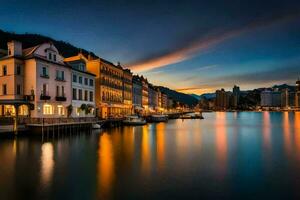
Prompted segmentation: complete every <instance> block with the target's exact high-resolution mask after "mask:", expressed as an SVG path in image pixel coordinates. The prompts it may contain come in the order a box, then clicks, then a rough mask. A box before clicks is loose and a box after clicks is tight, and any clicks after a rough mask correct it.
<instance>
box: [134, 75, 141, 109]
mask: <svg viewBox="0 0 300 200" xmlns="http://www.w3.org/2000/svg"><path fill="white" fill-rule="evenodd" d="M132 96H133V97H132V99H133V106H134V110H135V112H136V113H138V112H140V111H141V110H143V107H142V80H141V78H140V77H139V76H137V75H134V76H133V77H132Z"/></svg>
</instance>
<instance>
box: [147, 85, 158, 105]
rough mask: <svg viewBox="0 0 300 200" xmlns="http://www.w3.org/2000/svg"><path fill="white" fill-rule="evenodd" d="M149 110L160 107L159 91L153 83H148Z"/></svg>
mask: <svg viewBox="0 0 300 200" xmlns="http://www.w3.org/2000/svg"><path fill="white" fill-rule="evenodd" d="M148 97H149V98H148V99H149V100H148V102H149V110H151V111H155V110H156V109H157V108H158V92H157V90H156V89H155V87H154V86H153V85H152V84H149V85H148Z"/></svg>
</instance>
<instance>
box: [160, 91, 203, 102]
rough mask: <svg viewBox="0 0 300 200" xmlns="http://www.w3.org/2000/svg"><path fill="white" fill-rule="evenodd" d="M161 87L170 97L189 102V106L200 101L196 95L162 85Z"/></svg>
mask: <svg viewBox="0 0 300 200" xmlns="http://www.w3.org/2000/svg"><path fill="white" fill-rule="evenodd" d="M159 89H160V91H161V92H163V93H165V94H166V95H168V97H171V98H172V99H173V100H175V101H178V102H180V103H183V104H187V105H189V106H194V105H196V104H197V103H198V100H197V99H196V98H195V97H193V96H190V95H188V94H184V93H181V92H177V91H175V90H171V89H169V88H166V87H162V86H160V87H159Z"/></svg>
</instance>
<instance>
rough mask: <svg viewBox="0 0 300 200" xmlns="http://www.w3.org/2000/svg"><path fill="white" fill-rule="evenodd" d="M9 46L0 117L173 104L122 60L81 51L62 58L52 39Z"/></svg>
mask: <svg viewBox="0 0 300 200" xmlns="http://www.w3.org/2000/svg"><path fill="white" fill-rule="evenodd" d="M7 47H8V48H7V50H1V51H0V52H1V53H0V69H1V71H0V86H1V88H0V116H14V115H23V116H31V117H32V118H43V117H93V116H99V117H101V118H108V117H118V116H124V115H129V114H133V113H134V112H138V113H147V112H163V111H165V110H167V109H168V107H169V105H171V103H170V101H171V100H170V99H169V98H168V96H167V95H166V94H164V93H162V92H160V90H159V88H158V87H155V86H153V85H152V84H150V83H148V81H147V79H145V78H144V77H143V76H137V75H133V74H132V72H131V71H130V70H129V69H123V68H122V67H121V65H120V64H118V65H115V64H113V63H111V62H109V61H107V60H105V59H102V58H99V57H95V56H91V55H88V56H86V55H84V54H83V53H81V52H80V53H78V55H76V56H72V57H68V58H64V57H63V56H61V55H60V54H59V52H58V50H57V48H56V47H55V46H54V45H53V44H52V43H51V42H49V43H43V44H40V45H37V46H34V47H31V48H26V49H23V48H22V43H21V42H18V41H11V42H8V44H7ZM16 111H18V112H16Z"/></svg>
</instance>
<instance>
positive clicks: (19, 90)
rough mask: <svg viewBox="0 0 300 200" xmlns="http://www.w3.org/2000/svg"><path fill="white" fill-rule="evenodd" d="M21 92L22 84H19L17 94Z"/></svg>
mask: <svg viewBox="0 0 300 200" xmlns="http://www.w3.org/2000/svg"><path fill="white" fill-rule="evenodd" d="M20 94H21V85H19V84H18V85H17V95H20Z"/></svg>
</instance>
